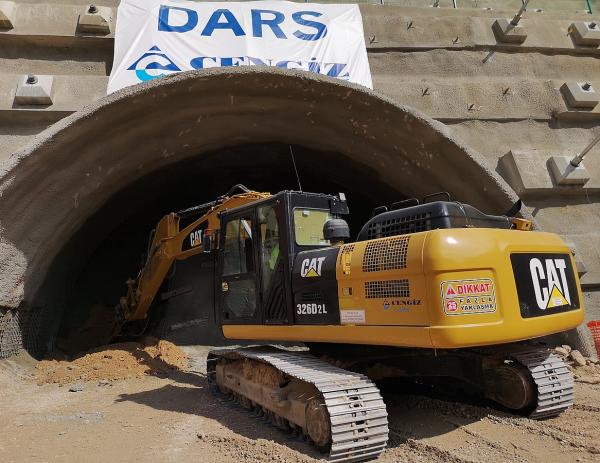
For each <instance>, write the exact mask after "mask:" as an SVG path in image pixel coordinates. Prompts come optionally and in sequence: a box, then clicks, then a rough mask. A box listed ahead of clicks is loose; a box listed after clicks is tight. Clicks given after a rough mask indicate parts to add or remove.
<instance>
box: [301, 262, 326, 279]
mask: <svg viewBox="0 0 600 463" xmlns="http://www.w3.org/2000/svg"><path fill="white" fill-rule="evenodd" d="M324 261H325V257H313V258H312V259H304V260H303V261H302V265H301V266H300V276H301V277H302V278H309V277H320V276H321V268H322V267H323V262H324Z"/></svg>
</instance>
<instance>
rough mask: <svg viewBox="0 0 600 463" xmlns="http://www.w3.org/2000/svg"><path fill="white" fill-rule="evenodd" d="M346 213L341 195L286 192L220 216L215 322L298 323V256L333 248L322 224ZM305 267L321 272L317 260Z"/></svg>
mask: <svg viewBox="0 0 600 463" xmlns="http://www.w3.org/2000/svg"><path fill="white" fill-rule="evenodd" d="M347 213H348V206H347V204H346V201H345V198H344V197H343V195H340V197H337V196H331V195H324V194H314V193H303V192H296V191H282V192H280V193H278V194H276V195H273V196H271V197H269V198H266V199H263V200H261V201H257V202H254V203H251V204H248V205H246V206H242V207H237V208H235V209H234V210H230V211H224V212H223V213H222V214H221V217H220V220H221V232H220V245H219V248H220V250H221V252H220V253H219V261H218V267H217V288H216V295H217V298H216V299H217V300H216V308H217V317H216V318H217V320H219V321H220V323H221V324H222V325H228V324H229V325H252V324H255V325H290V324H294V323H298V322H299V320H297V319H296V315H297V314H296V311H295V310H294V307H295V302H296V301H295V300H294V294H293V291H292V287H291V282H292V268H293V266H294V257H295V256H297V255H298V254H299V253H301V252H303V251H307V250H313V249H321V248H327V247H330V246H331V243H330V241H329V240H327V239H325V237H324V236H323V228H324V225H325V224H326V223H327V222H328V221H330V220H332V219H336V218H339V217H340V216H342V215H345V214H347ZM334 261H335V259H334ZM321 263H322V261H321ZM309 264H310V262H309ZM306 267H307V268H306V272H321V271H322V268H320V267H321V265H320V262H319V261H315V263H314V265H313V266H312V267H311V268H309V267H310V265H307V266H306ZM332 268H333V273H334V275H333V276H334V278H333V280H332V284H333V285H335V268H334V267H332ZM331 294H332V295H333V294H335V291H333V292H331Z"/></svg>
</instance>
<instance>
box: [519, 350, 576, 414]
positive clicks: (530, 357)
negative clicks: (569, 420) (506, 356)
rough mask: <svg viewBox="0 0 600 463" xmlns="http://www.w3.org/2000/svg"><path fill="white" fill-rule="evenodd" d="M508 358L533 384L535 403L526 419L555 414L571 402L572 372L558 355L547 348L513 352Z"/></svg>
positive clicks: (572, 388) (562, 410) (567, 406)
mask: <svg viewBox="0 0 600 463" xmlns="http://www.w3.org/2000/svg"><path fill="white" fill-rule="evenodd" d="M512 357H513V358H514V359H515V360H516V361H518V362H519V363H520V364H521V365H523V366H524V367H526V368H527V369H528V370H529V372H530V374H531V378H532V379H533V382H534V383H535V385H536V387H537V405H536V407H535V409H534V410H533V411H532V412H531V413H530V414H529V418H531V419H534V420H539V419H544V418H550V417H553V416H557V415H560V414H561V413H562V412H564V411H565V410H567V409H568V408H570V407H571V406H572V405H573V398H574V380H573V375H572V373H571V372H570V371H569V369H568V368H567V365H566V364H565V363H564V362H563V361H562V359H561V358H560V357H558V356H557V355H556V354H554V353H552V352H550V351H548V350H534V351H529V352H521V353H515V354H512Z"/></svg>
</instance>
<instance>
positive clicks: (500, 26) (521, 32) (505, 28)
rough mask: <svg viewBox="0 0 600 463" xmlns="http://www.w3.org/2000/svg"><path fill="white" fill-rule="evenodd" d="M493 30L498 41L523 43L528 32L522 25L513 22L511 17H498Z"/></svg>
mask: <svg viewBox="0 0 600 463" xmlns="http://www.w3.org/2000/svg"><path fill="white" fill-rule="evenodd" d="M492 30H493V31H494V35H495V36H496V40H497V41H498V42H506V43H523V42H524V41H525V39H526V38H527V32H525V28H524V27H523V26H521V25H517V26H515V25H513V24H511V20H510V19H506V18H502V19H496V21H494V24H492Z"/></svg>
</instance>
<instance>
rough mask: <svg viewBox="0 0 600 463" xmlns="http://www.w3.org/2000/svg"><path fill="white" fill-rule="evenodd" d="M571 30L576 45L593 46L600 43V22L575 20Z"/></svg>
mask: <svg viewBox="0 0 600 463" xmlns="http://www.w3.org/2000/svg"><path fill="white" fill-rule="evenodd" d="M570 31H571V37H572V38H573V41H574V42H575V44H576V45H584V46H593V47H597V46H599V45H600V22H595V21H589V22H584V21H578V22H574V23H572V24H571V27H570Z"/></svg>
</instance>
